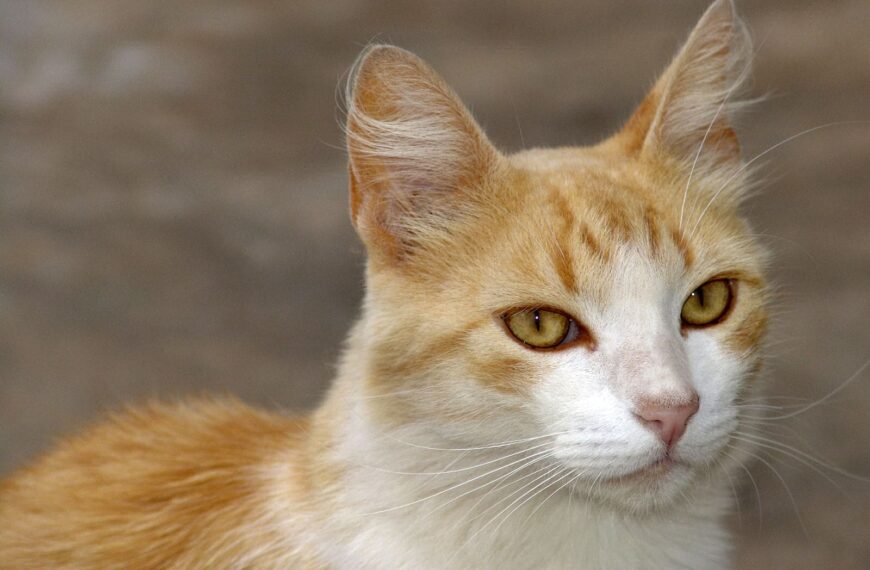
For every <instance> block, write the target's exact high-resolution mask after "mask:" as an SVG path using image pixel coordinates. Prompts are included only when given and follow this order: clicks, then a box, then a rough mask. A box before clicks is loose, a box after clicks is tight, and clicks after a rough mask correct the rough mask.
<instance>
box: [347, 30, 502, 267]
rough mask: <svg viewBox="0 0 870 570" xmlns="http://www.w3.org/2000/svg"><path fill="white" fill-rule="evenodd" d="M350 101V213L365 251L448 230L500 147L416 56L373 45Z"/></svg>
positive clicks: (468, 206)
mask: <svg viewBox="0 0 870 570" xmlns="http://www.w3.org/2000/svg"><path fill="white" fill-rule="evenodd" d="M348 103H349V108H348V118H347V129H346V130H347V148H348V154H349V174H350V201H351V215H352V217H353V222H354V226H355V227H356V229H357V231H358V232H359V234H360V236H361V237H362V238H363V240H364V241H365V243H366V245H367V247H368V249H369V252H370V253H372V254H377V253H387V254H388V255H396V254H397V253H400V252H402V251H405V252H407V250H408V249H409V248H414V247H424V246H425V243H424V242H425V240H426V239H429V238H433V237H434V236H436V235H439V234H444V233H445V232H448V233H449V231H450V230H451V225H452V224H454V223H456V222H457V221H458V220H460V218H462V217H463V215H464V214H467V213H469V211H470V210H472V209H473V208H474V207H475V204H476V203H477V202H479V200H478V199H477V198H479V196H477V194H479V193H480V192H482V191H483V188H484V187H485V181H486V179H487V177H488V176H489V175H490V173H491V171H492V170H493V169H494V168H495V165H496V163H497V161H498V157H499V155H498V153H497V152H496V151H495V149H494V148H493V147H492V145H491V144H490V143H489V141H488V140H487V138H486V136H485V135H484V133H483V131H482V129H481V128H480V127H479V126H478V125H477V123H476V122H475V121H474V119H473V118H472V116H471V114H470V113H469V112H468V110H467V109H466V108H465V106H464V105H463V104H462V103H461V101H460V100H459V98H458V97H457V96H456V95H455V94H454V93H453V91H452V90H451V89H450V88H449V87H448V86H447V84H446V83H445V82H444V81H443V80H442V79H441V78H440V77H439V76H438V75H437V74H436V73H435V72H434V71H433V70H432V69H431V68H430V67H429V66H428V65H426V63H424V62H423V61H422V60H421V59H420V58H418V57H417V56H415V55H413V54H411V53H409V52H407V51H405V50H402V49H399V48H396V47H392V46H373V47H371V48H369V49H367V50H366V51H365V52H364V53H363V54H362V55H361V56H360V60H359V62H358V64H357V65H356V67H355V71H354V73H353V75H352V79H351V82H350V93H349V95H348Z"/></svg>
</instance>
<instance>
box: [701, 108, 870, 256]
mask: <svg viewBox="0 0 870 570" xmlns="http://www.w3.org/2000/svg"><path fill="white" fill-rule="evenodd" d="M867 123H870V121H835V122H832V123H825V124H824V125H818V126H815V127H813V128H811V129H806V130H803V131H801V132H799V133H797V134H794V135H792V136H790V137H788V138H786V139H785V140H782V141H780V142H778V143H776V144H775V145H773V146H771V147H769V148H768V149H767V150H765V151H763V152H761V153H759V154H757V155H755V157H753V158H752V160H750V161H748V162H746V163H745V164H743V166H741V167H740V168H738V169H737V170H736V171H735V172H734V174H732V175H731V176H729V177H728V178H727V179H726V180H725V182H724V183H723V184H722V185H721V186H720V187H719V189H718V190H716V192H715V193H714V194H713V196H712V197H711V198H710V201H709V202H707V205H706V206H704V209H703V210H701V215H700V216H698V221H697V222H696V223H695V227H694V228H692V231H691V233H690V234H689V241H691V240H692V238H693V237H694V236H695V232H696V231H697V230H698V226H700V225H701V220H703V219H704V215H705V214H706V213H707V210H708V209H709V208H710V206H711V205H712V204H713V202H714V201H715V200H716V198H717V197H718V196H719V194H720V193H722V191H723V190H725V188H727V187H728V184H729V183H730V182H731V181H732V180H734V179H735V178H737V176H739V175H740V174H741V173H742V172H744V171H745V170H746V169H747V168H749V167H750V166H751V165H752V164H753V163H755V161H757V160H759V159H760V158H762V157H764V156H766V155H767V154H769V153H771V152H773V151H774V150H776V149H778V148H779V147H781V146H783V145H784V144H787V143H790V142H791V141H793V140H795V139H797V138H800V137H802V136H804V135H808V134H810V133H814V132H816V131H820V130H822V129H828V128H830V127H836V126H842V125H856V124H867Z"/></svg>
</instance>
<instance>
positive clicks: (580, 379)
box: [348, 2, 766, 508]
mask: <svg viewBox="0 0 870 570" xmlns="http://www.w3.org/2000/svg"><path fill="white" fill-rule="evenodd" d="M717 6H718V8H717ZM742 41H743V36H742V35H741V34H740V28H739V26H737V25H736V24H735V22H734V20H733V15H732V14H731V11H730V5H729V4H728V3H726V2H720V3H717V4H714V6H713V8H711V10H710V11H709V12H708V14H707V15H705V17H704V19H702V21H701V23H700V24H699V26H698V28H697V29H696V31H695V32H694V33H693V35H692V37H690V39H689V42H688V43H687V45H686V47H684V49H683V51H682V52H681V53H680V55H679V56H678V57H677V59H676V60H675V62H674V63H673V64H672V65H671V68H669V70H668V71H667V72H666V73H665V75H664V76H663V78H662V79H661V80H660V81H659V83H658V84H657V85H656V87H655V88H654V89H653V91H652V92H651V94H650V95H649V96H648V97H647V100H646V101H645V102H644V103H643V104H642V105H641V107H640V109H639V110H638V111H637V113H635V115H634V117H633V118H632V119H631V121H629V123H628V124H627V125H626V127H625V128H624V129H623V130H622V131H620V133H618V134H617V135H615V136H614V137H612V138H611V139H609V140H607V141H605V142H604V143H602V144H600V145H598V146H596V147H592V148H587V149H554V150H532V151H526V152H522V153H519V154H516V155H513V156H504V155H502V154H500V153H498V152H497V151H495V150H494V149H493V148H492V147H491V146H490V145H489V143H488V141H487V140H486V137H485V136H484V135H483V134H482V132H481V131H480V130H479V128H478V127H477V126H476V125H475V124H474V122H473V120H472V119H471V117H470V115H468V113H467V111H465V110H464V108H463V107H462V106H461V104H459V103H458V100H457V99H455V96H454V95H453V94H452V92H450V91H449V89H448V88H447V87H446V86H445V85H444V84H443V83H442V82H441V81H440V79H438V78H437V76H435V75H434V73H433V72H431V70H429V69H428V67H426V66H425V64H423V63H422V62H420V61H419V60H418V59H416V58H415V57H414V56H412V55H410V54H407V53H406V52H402V51H400V50H396V49H394V48H377V49H373V50H371V51H370V52H369V53H368V55H367V56H366V57H365V59H364V60H363V61H362V63H361V66H360V68H359V70H358V72H357V75H356V83H355V90H354V94H353V97H352V106H351V109H350V114H349V118H348V133H349V150H350V154H351V184H352V211H353V216H354V221H355V224H356V226H357V229H358V231H359V232H360V234H361V236H362V237H363V239H364V241H365V242H366V244H367V247H368V249H369V253H370V263H369V271H368V280H369V293H368V297H367V307H366V320H365V323H366V327H365V329H364V330H363V331H362V334H364V335H366V336H367V337H368V339H367V341H368V344H369V347H370V361H369V366H368V370H367V377H366V381H365V382H366V384H365V389H366V390H367V391H368V392H370V393H372V394H373V395H376V394H383V393H393V392H401V391H405V392H406V393H407V394H408V396H407V397H397V398H388V399H383V400H372V401H373V402H377V403H376V404H373V406H372V408H373V410H374V411H375V413H376V415H377V416H378V417H379V418H381V421H383V422H384V423H385V424H390V425H399V426H401V425H414V426H416V427H417V428H422V429H425V430H428V431H430V432H432V433H437V434H440V435H442V436H446V437H449V438H450V439H452V440H454V441H457V442H464V443H466V444H468V445H478V446H485V445H490V444H500V443H502V442H506V441H524V442H527V443H526V444H525V445H526V447H527V449H528V450H529V452H530V453H537V454H539V455H538V457H539V458H540V460H541V461H542V462H544V464H545V465H547V464H552V465H553V466H554V468H555V469H558V470H560V471H559V472H561V473H566V474H570V475H572V478H571V479H566V480H574V481H575V482H576V485H574V488H575V489H576V490H577V491H578V492H582V493H587V494H589V495H591V496H594V497H596V498H599V499H602V500H607V501H611V502H616V503H618V504H621V505H623V506H626V507H629V508H648V507H650V506H654V505H657V504H666V503H668V502H670V501H672V500H674V499H675V498H677V497H679V496H680V495H682V494H684V493H685V491H686V490H687V488H688V487H690V486H691V485H692V483H693V482H694V481H697V480H700V479H702V478H703V477H704V476H705V475H707V474H708V473H710V472H711V471H713V470H715V469H716V467H717V465H719V464H720V463H722V462H723V461H725V460H726V458H727V457H729V454H732V453H733V450H731V446H733V442H731V440H730V438H731V435H732V433H733V432H734V430H735V429H737V428H738V426H739V417H740V413H739V411H740V407H739V405H740V399H741V398H743V397H745V395H746V393H747V392H748V391H749V390H751V388H752V386H753V379H754V376H755V374H756V373H757V370H758V367H759V365H760V361H759V353H758V350H757V349H758V347H759V343H760V342H761V338H762V336H763V332H764V328H765V322H766V314H765V310H764V302H765V288H764V283H763V279H762V275H761V271H762V265H763V254H762V252H761V251H760V250H759V248H758V247H757V246H756V245H755V243H754V241H753V240H752V238H751V234H750V233H749V230H748V228H747V226H746V225H745V223H744V222H743V221H742V220H741V219H740V218H739V217H738V216H737V213H736V205H737V202H738V199H739V194H740V192H741V191H742V189H743V185H744V184H745V180H744V178H743V177H742V176H741V175H740V170H741V166H740V164H741V163H740V158H739V149H738V147H737V144H736V139H735V138H734V135H733V132H732V131H731V129H730V127H729V126H728V123H727V121H726V118H727V112H726V107H725V106H724V105H722V104H721V101H722V100H723V95H724V93H726V92H727V90H728V89H729V88H730V85H731V84H730V83H729V82H730V81H732V80H733V71H734V69H735V68H738V69H737V70H738V72H739V71H742V69H739V67H740V65H741V62H742V61H743V60H740V59H737V58H736V57H735V55H734V54H735V49H733V44H734V43H735V42H742ZM717 46H718V47H720V48H722V47H728V48H730V49H727V50H725V49H719V50H715V49H711V47H713V48H715V47H717ZM705 78H706V83H705V81H704V80H705ZM717 81H719V82H721V83H723V85H724V86H723V85H718V84H716V82H717ZM705 102H706V105H707V107H704V105H703V104H704V103H705ZM702 141H703V142H704V148H702V147H701V146H700V145H701V142H702ZM699 148H701V151H698V149H699ZM705 284H709V285H706V286H705Z"/></svg>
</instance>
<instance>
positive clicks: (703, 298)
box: [680, 279, 733, 327]
mask: <svg viewBox="0 0 870 570" xmlns="http://www.w3.org/2000/svg"><path fill="white" fill-rule="evenodd" d="M732 297H733V293H732V291H731V282H730V281H729V280H728V279H713V280H711V281H707V282H706V283H704V284H703V285H701V286H700V287H698V288H697V289H695V290H694V291H692V294H691V295H689V297H688V299H686V301H685V302H684V303H683V310H682V311H681V313H680V318H681V319H682V320H683V323H684V324H686V325H688V326H694V327H700V326H704V325H712V324H716V323H718V322H719V321H721V320H722V318H723V317H724V316H725V314H726V313H727V312H728V309H729V308H730V307H731V301H732Z"/></svg>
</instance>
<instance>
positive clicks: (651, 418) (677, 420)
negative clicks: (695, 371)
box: [634, 396, 699, 448]
mask: <svg viewBox="0 0 870 570" xmlns="http://www.w3.org/2000/svg"><path fill="white" fill-rule="evenodd" d="M698 407H699V401H698V397H697V396H695V397H694V398H693V399H692V400H691V401H690V402H688V403H686V404H676V405H674V404H664V403H660V402H646V403H644V405H642V406H638V408H637V410H635V412H634V415H635V416H637V418H638V420H639V421H640V422H641V423H642V424H643V425H645V426H646V427H647V428H649V429H650V430H652V431H653V432H654V433H655V434H656V435H658V436H659V439H661V440H662V441H663V442H664V443H665V445H667V446H668V448H671V447H673V446H674V445H676V443H677V441H678V440H679V439H680V438H681V437H682V436H683V434H684V433H685V432H686V427H687V425H688V423H689V420H690V419H691V418H692V416H694V415H695V413H696V412H697V411H698Z"/></svg>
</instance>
